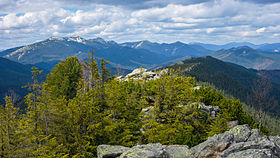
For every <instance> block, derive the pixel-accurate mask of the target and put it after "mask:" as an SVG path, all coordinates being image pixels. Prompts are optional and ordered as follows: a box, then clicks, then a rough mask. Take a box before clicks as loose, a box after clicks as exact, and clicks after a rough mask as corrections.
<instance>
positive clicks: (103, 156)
mask: <svg viewBox="0 0 280 158" xmlns="http://www.w3.org/2000/svg"><path fill="white" fill-rule="evenodd" d="M128 150H130V148H127V147H124V146H120V145H99V146H98V147H97V157H98V158H114V157H118V156H120V155H121V154H122V153H124V152H126V151H128Z"/></svg>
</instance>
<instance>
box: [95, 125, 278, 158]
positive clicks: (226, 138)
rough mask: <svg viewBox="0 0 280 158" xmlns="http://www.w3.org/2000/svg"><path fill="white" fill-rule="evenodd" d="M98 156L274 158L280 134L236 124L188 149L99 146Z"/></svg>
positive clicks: (139, 157)
mask: <svg viewBox="0 0 280 158" xmlns="http://www.w3.org/2000/svg"><path fill="white" fill-rule="evenodd" d="M97 154H98V158H109V157H110V158H115V157H119V158H208V157H209V158H277V157H280V137H279V136H261V135H260V132H259V131H258V130H257V129H250V128H249V126H248V125H237V126H235V127H233V128H232V129H230V130H229V131H227V132H224V133H222V134H216V135H214V136H212V137H210V138H208V140H206V141H205V142H203V143H201V144H198V145H197V146H194V147H192V148H191V149H189V147H188V146H186V145H161V144H160V143H152V144H147V145H137V146H134V147H132V148H127V147H123V146H110V145H100V146H98V148H97Z"/></svg>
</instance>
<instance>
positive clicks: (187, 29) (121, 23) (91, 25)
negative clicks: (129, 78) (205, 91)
mask: <svg viewBox="0 0 280 158" xmlns="http://www.w3.org/2000/svg"><path fill="white" fill-rule="evenodd" d="M67 2H69V3H67ZM67 2H66V1H64V0H45V1H42V0H12V1H11V0H1V2H0V9H1V13H0V15H1V16H0V45H1V47H2V48H0V49H3V48H8V47H14V46H18V45H22V44H27V43H32V42H34V41H37V40H40V39H41V40H43V39H44V38H47V37H49V36H74V35H80V36H83V37H85V38H93V37H97V36H102V37H103V38H105V39H106V38H107V39H112V40H117V41H130V40H141V39H148V40H154V41H164V42H173V41H178V40H180V41H183V42H193V41H201V42H203V41H206V42H207V41H208V42H209V43H213V42H216V43H225V42H230V41H234V40H236V41H242V40H248V41H250V42H256V43H260V42H277V41H278V42H279V40H280V37H279V30H280V29H279V28H280V21H279V17H280V10H279V8H280V3H273V4H262V5H260V4H259V3H253V1H241V0H210V1H207V0H200V2H202V3H198V2H194V1H192V2H189V3H185V1H183V0H175V1H174V3H170V1H168V0H163V1H161V2H159V1H157V0H145V2H143V3H141V5H143V6H142V7H140V6H139V8H144V9H128V8H124V7H120V6H124V5H126V3H129V4H127V5H128V6H131V5H133V4H132V2H131V3H130V2H126V1H124V2H120V6H119V5H103V4H96V3H92V2H90V1H84V2H83V3H78V1H75V2H74V0H72V1H67ZM70 2H72V3H70ZM80 2H81V1H80ZM104 3H105V1H104ZM139 3H140V2H138V1H137V2H136V1H135V5H136V4H139ZM105 4H114V3H113V1H111V0H106V3H105ZM187 4H188V5H187ZM153 5H154V6H155V7H151V6H153ZM147 6H149V7H147ZM67 7H68V8H74V9H73V10H71V9H66V8H67ZM134 7H135V8H137V6H134ZM145 8H146V9H145ZM18 13H22V14H18ZM6 14H7V15H6Z"/></svg>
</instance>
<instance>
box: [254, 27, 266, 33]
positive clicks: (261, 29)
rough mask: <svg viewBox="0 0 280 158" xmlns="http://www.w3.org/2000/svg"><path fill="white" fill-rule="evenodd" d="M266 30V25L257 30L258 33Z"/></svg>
mask: <svg viewBox="0 0 280 158" xmlns="http://www.w3.org/2000/svg"><path fill="white" fill-rule="evenodd" d="M265 30H266V28H265V27H262V28H259V29H257V30H256V32H257V33H262V32H264V31H265Z"/></svg>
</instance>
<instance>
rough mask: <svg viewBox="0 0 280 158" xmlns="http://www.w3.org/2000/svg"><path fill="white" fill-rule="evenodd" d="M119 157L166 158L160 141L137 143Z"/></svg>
mask: <svg viewBox="0 0 280 158" xmlns="http://www.w3.org/2000/svg"><path fill="white" fill-rule="evenodd" d="M120 158H168V155H167V153H166V152H165V151H164V150H163V148H162V145H161V144H160V143H156V144H153V143H151V144H147V145H137V146H135V147H133V148H132V149H131V150H128V151H126V152H124V153H123V154H121V156H120Z"/></svg>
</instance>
